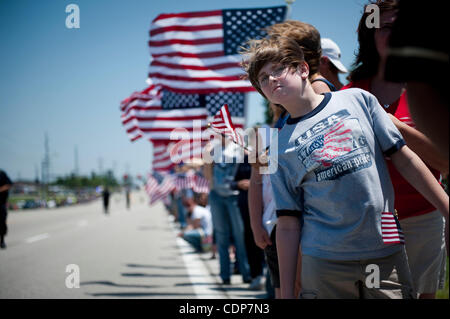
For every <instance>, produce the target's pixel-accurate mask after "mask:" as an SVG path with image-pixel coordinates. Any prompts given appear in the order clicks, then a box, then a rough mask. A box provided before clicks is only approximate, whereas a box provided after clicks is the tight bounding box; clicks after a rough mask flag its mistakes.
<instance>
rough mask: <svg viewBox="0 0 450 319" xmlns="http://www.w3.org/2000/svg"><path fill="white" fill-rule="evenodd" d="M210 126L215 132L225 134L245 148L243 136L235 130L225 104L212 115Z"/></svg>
mask: <svg viewBox="0 0 450 319" xmlns="http://www.w3.org/2000/svg"><path fill="white" fill-rule="evenodd" d="M210 127H211V128H212V129H213V130H214V131H216V132H217V133H219V134H223V135H225V136H226V137H228V138H229V139H230V140H232V141H233V142H234V143H236V144H238V145H240V146H242V147H243V148H245V143H244V138H243V137H242V135H241V134H240V133H239V132H238V131H236V127H235V126H234V124H233V121H232V120H231V116H230V111H229V110H228V105H227V104H224V105H223V106H222V107H221V108H220V110H219V111H218V112H217V114H216V115H215V116H214V119H213V121H212V122H211V123H210Z"/></svg>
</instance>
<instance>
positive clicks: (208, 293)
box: [168, 215, 267, 299]
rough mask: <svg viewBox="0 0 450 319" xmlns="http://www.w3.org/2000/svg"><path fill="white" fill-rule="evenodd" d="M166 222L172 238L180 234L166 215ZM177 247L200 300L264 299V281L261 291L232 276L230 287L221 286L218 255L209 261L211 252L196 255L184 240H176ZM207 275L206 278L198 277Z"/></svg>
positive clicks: (237, 275)
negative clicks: (172, 234) (169, 227)
mask: <svg viewBox="0 0 450 319" xmlns="http://www.w3.org/2000/svg"><path fill="white" fill-rule="evenodd" d="M168 222H169V225H170V226H171V228H172V229H173V233H174V236H177V234H178V233H179V232H180V228H179V225H178V224H177V223H175V222H174V221H173V217H172V216H170V215H168ZM177 245H178V247H179V249H180V253H181V254H182V257H183V261H184V263H185V266H186V268H187V270H188V272H189V273H190V275H192V277H191V278H195V280H192V279H191V282H192V284H193V286H194V291H195V292H196V294H197V295H199V298H202V299H266V298H267V292H266V288H265V280H263V281H262V289H261V290H250V289H248V287H249V284H246V283H243V282H242V276H241V275H239V274H234V275H232V276H231V284H230V285H222V284H221V279H220V276H219V273H220V266H219V255H218V253H216V258H215V259H211V256H212V252H205V253H197V252H195V250H194V248H192V247H191V246H190V245H189V244H188V243H187V242H186V241H185V240H184V239H182V238H179V237H178V238H177ZM201 274H207V275H206V276H199V275H201Z"/></svg>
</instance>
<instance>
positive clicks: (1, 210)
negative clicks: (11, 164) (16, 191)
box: [0, 169, 13, 249]
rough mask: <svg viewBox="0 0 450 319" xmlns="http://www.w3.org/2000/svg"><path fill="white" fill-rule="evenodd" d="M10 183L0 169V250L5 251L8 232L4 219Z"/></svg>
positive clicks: (6, 213)
mask: <svg viewBox="0 0 450 319" xmlns="http://www.w3.org/2000/svg"><path fill="white" fill-rule="evenodd" d="M12 184H13V183H12V182H11V180H10V179H9V177H8V175H7V174H6V173H5V172H4V171H3V170H1V169H0V248H1V249H6V243H5V236H6V233H7V232H8V226H7V224H6V218H7V215H8V211H7V208H8V207H7V205H8V195H9V189H10V188H11V187H12Z"/></svg>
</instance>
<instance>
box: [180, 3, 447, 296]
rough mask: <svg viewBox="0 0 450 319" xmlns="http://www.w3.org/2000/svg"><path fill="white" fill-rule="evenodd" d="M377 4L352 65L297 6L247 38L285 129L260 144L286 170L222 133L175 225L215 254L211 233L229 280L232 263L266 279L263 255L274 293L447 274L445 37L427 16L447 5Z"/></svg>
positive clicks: (251, 65)
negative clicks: (273, 144) (374, 20)
mask: <svg viewBox="0 0 450 319" xmlns="http://www.w3.org/2000/svg"><path fill="white" fill-rule="evenodd" d="M369 4H376V5H377V6H378V8H379V13H380V25H379V26H377V27H372V26H370V24H368V23H367V19H368V17H369V14H370V10H365V9H366V8H364V10H363V12H364V13H363V15H362V17H361V20H360V23H359V26H358V27H357V34H358V43H359V48H358V51H357V53H356V59H355V63H354V64H353V67H352V69H351V70H347V68H345V66H344V65H343V64H342V62H341V60H340V58H341V52H340V50H339V47H338V45H337V44H336V43H335V42H334V41H333V40H331V39H327V38H321V36H320V33H319V31H318V30H317V29H316V28H315V27H314V26H312V25H310V24H307V23H304V22H300V21H294V20H287V21H285V22H282V23H279V24H275V25H273V26H271V27H269V28H268V29H267V36H266V37H265V38H262V39H253V40H250V41H249V42H248V43H247V44H248V46H247V47H246V49H244V51H243V52H242V53H243V54H244V55H245V60H244V62H243V63H242V65H243V68H244V69H245V70H246V72H247V74H248V79H249V80H250V82H251V83H252V85H253V87H254V88H255V89H256V90H257V91H258V92H259V93H260V94H261V95H262V96H263V97H264V98H266V99H267V100H268V101H269V106H270V109H271V114H272V123H271V125H270V127H272V128H275V129H277V130H275V131H276V132H277V133H278V134H277V139H278V140H277V144H278V151H277V153H276V154H270V152H269V151H268V150H269V148H268V147H267V146H268V145H267V143H266V145H265V147H267V151H266V153H265V154H256V155H255V154H253V155H252V156H256V157H257V159H261V158H263V157H264V156H267V157H268V158H269V160H270V161H276V163H277V170H276V171H275V172H274V173H272V174H264V173H262V171H261V169H262V168H264V165H267V164H264V163H262V161H256V162H255V163H253V162H251V161H249V160H248V158H249V155H251V154H250V153H251V152H250V153H248V152H245V153H243V152H241V151H242V150H241V149H240V147H239V146H238V145H236V144H234V143H232V142H231V141H229V140H228V139H226V138H223V139H222V145H221V147H222V152H221V158H220V159H218V160H217V159H216V158H215V160H214V162H213V163H212V164H205V165H203V167H202V168H201V172H202V173H203V175H204V176H205V177H206V178H207V179H208V180H209V182H210V191H209V196H206V195H204V194H203V195H198V194H195V193H194V192H185V193H184V194H181V195H179V198H176V199H175V201H176V203H177V208H178V209H177V211H178V220H179V221H180V222H182V223H184V222H185V221H186V220H187V221H188V222H187V223H186V224H183V228H184V229H185V230H184V231H183V232H182V233H180V236H182V237H184V238H185V239H186V240H187V241H188V242H190V243H192V244H193V246H194V247H196V249H197V250H198V251H203V249H204V248H205V247H210V246H211V244H212V247H213V256H215V250H214V247H216V249H217V252H218V255H219V264H220V277H221V280H222V283H223V284H224V285H229V284H230V277H231V274H232V273H233V271H236V272H239V273H240V274H241V275H242V281H243V282H245V283H249V284H250V287H249V288H250V289H255V288H257V289H261V280H262V278H263V275H264V269H267V273H268V274H269V275H270V276H268V281H269V282H270V286H271V287H273V288H274V297H275V298H305V299H309V298H405V299H409V298H412V299H415V298H435V295H436V291H437V290H439V289H442V288H443V284H444V280H445V267H446V260H447V254H448V214H449V199H448V195H447V194H446V192H445V191H444V189H443V187H442V185H441V183H440V181H442V180H443V179H446V178H447V177H448V167H449V165H448V160H449V157H448V102H447V101H446V100H445V98H444V94H443V92H444V91H443V90H444V88H443V87H444V83H445V80H443V79H442V77H443V73H442V70H444V69H445V68H446V67H448V46H445V45H442V41H439V40H436V39H435V36H428V35H431V34H436V33H435V32H434V33H433V32H432V31H427V30H432V28H437V27H438V26H439V23H441V24H442V22H443V21H445V19H439V17H436V18H432V17H433V15H442V13H441V12H437V11H439V10H436V11H433V15H432V14H430V15H427V16H426V19H427V21H425V22H423V23H421V25H420V27H419V26H418V25H416V24H414V23H415V21H414V20H413V19H412V18H411V17H416V18H417V17H419V16H420V17H424V15H423V14H421V12H420V10H421V8H422V6H420V5H419V4H418V2H416V1H396V0H383V1H382V0H377V1H374V2H370V3H369ZM369 4H368V5H369ZM408 28H410V29H408ZM420 28H422V29H420ZM410 30H415V31H417V33H416V34H415V35H414V36H411V32H410ZM425 35H427V36H425ZM434 40H436V41H434ZM412 62H413V63H414V64H412ZM344 73H348V76H347V78H346V79H347V80H348V83H346V84H343V83H341V80H340V78H339V74H344ZM416 124H417V126H416ZM185 216H188V218H187V219H184V217H185ZM205 245H210V246H205ZM230 256H235V258H234V259H235V265H234V266H235V267H233V263H232V260H231V259H230ZM373 267H375V268H376V270H377V271H375V272H374V273H373V272H371V270H372V269H374V268H373ZM233 269H234V270H233ZM374 274H376V275H377V277H376V278H375V281H373V278H374V277H373V276H372V275H374ZM369 277H370V279H371V280H368V278H369Z"/></svg>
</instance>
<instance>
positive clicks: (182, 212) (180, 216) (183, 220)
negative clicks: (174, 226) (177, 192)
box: [176, 196, 187, 228]
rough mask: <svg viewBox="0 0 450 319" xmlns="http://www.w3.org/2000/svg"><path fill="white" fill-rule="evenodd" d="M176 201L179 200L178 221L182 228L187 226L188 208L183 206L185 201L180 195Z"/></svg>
mask: <svg viewBox="0 0 450 319" xmlns="http://www.w3.org/2000/svg"><path fill="white" fill-rule="evenodd" d="M176 202H177V211H178V222H179V223H180V226H181V227H182V228H184V227H186V226H187V223H186V208H184V206H183V201H182V199H181V196H180V197H178V196H177V197H176Z"/></svg>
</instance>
